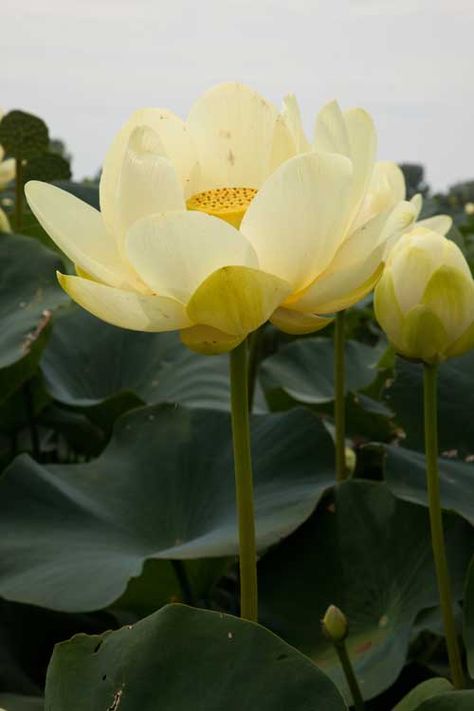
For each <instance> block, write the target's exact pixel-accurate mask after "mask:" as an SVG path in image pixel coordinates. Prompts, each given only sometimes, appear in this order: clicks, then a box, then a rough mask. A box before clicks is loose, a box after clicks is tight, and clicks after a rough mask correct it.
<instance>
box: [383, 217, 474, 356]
mask: <svg viewBox="0 0 474 711" xmlns="http://www.w3.org/2000/svg"><path fill="white" fill-rule="evenodd" d="M374 305H375V315H376V317H377V320H378V322H379V324H380V325H381V326H382V328H383V330H384V331H385V333H386V334H387V336H388V339H389V341H390V342H391V344H392V345H393V347H394V348H395V350H396V351H397V352H398V353H400V354H401V355H403V356H405V357H406V358H411V359H413V360H420V361H423V362H425V363H429V364H434V363H439V362H441V361H443V360H446V359H447V358H451V357H453V356H458V355H462V354H463V353H466V351H468V350H470V349H471V348H472V347H473V346H474V280H473V278H472V275H471V271H470V269H469V266H468V264H467V262H466V260H465V259H464V256H463V254H462V252H461V250H460V249H459V247H457V245H455V244H454V242H452V241H451V240H449V239H446V237H443V236H442V235H440V234H439V233H437V232H434V231H433V230H429V229H426V228H423V227H418V228H415V229H413V230H412V231H411V232H410V233H409V234H407V235H405V236H404V237H402V238H401V239H400V241H399V242H398V243H397V244H396V245H395V247H394V248H393V249H392V251H391V252H390V254H389V257H388V260H387V263H386V266H385V269H384V272H383V274H382V278H381V279H380V281H379V283H378V284H377V287H376V289H375V301H374Z"/></svg>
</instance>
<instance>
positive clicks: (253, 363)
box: [248, 326, 264, 412]
mask: <svg viewBox="0 0 474 711" xmlns="http://www.w3.org/2000/svg"><path fill="white" fill-rule="evenodd" d="M263 329H264V326H260V328H258V329H257V330H256V331H254V332H253V333H252V334H251V335H250V336H249V371H248V393H249V412H252V409H253V400H254V397H255V387H256V385H257V373H258V365H259V362H260V357H261V354H262V345H263Z"/></svg>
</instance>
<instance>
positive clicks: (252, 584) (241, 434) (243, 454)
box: [230, 341, 258, 621]
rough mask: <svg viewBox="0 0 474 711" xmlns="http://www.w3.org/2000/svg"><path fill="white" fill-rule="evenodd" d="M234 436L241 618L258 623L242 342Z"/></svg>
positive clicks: (233, 368)
mask: <svg viewBox="0 0 474 711" xmlns="http://www.w3.org/2000/svg"><path fill="white" fill-rule="evenodd" d="M230 384H231V405H232V436H233V441H234V469H235V491H236V499H237V516H238V522H239V548H240V616H241V617H243V618H245V619H247V620H253V621H256V620H257V613H258V605H257V551H256V545H255V515H254V506H253V476H252V459H251V452H250V427H249V411H248V354H247V342H246V341H243V343H241V344H240V345H239V346H237V348H235V349H234V350H233V351H232V352H231V354H230Z"/></svg>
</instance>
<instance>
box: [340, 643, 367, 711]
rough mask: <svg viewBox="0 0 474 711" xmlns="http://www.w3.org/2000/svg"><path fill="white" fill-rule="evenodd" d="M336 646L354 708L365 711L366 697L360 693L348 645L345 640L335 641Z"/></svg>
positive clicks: (357, 710)
mask: <svg viewBox="0 0 474 711" xmlns="http://www.w3.org/2000/svg"><path fill="white" fill-rule="evenodd" d="M334 647H335V648H336V652H337V656H338V657H339V661H340V663H341V667H342V670H343V672H344V676H345V677H346V681H347V685H348V687H349V689H350V692H351V695H352V700H353V701H354V708H355V710H356V711H364V709H365V706H364V699H363V698H362V694H361V693H360V687H359V682H358V681H357V677H356V675H355V673H354V669H353V668H352V663H351V660H350V657H349V654H348V652H347V647H346V643H345V642H335V643H334Z"/></svg>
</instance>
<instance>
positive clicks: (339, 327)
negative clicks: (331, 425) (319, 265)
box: [334, 311, 347, 481]
mask: <svg viewBox="0 0 474 711" xmlns="http://www.w3.org/2000/svg"><path fill="white" fill-rule="evenodd" d="M344 327H345V311H339V312H338V313H337V314H336V323H335V329H334V422H335V425H336V481H344V479H347V466H346V403H345V399H344V395H345V364H344V351H345V334H344V330H345V328H344Z"/></svg>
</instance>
